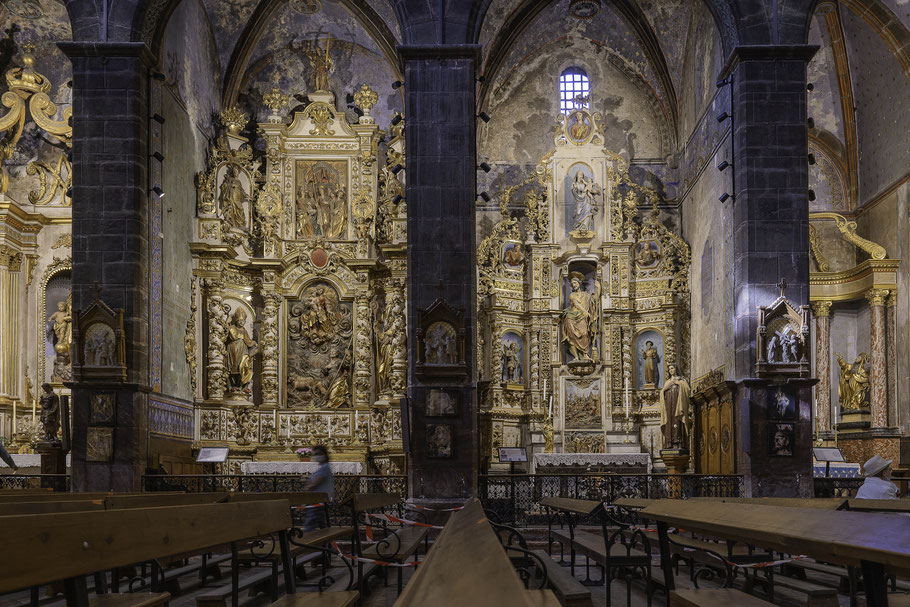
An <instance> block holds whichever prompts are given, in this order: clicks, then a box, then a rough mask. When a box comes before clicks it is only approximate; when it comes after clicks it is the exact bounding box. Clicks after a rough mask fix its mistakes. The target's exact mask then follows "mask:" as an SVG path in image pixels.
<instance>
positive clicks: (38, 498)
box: [0, 491, 185, 504]
mask: <svg viewBox="0 0 910 607" xmlns="http://www.w3.org/2000/svg"><path fill="white" fill-rule="evenodd" d="M177 494H179V495H185V493H184V492H183V491H179V492H176V491H175V492H161V493H154V494H150V493H113V492H111V491H104V492H86V493H76V492H71V491H59V492H53V491H41V492H37V493H24V492H21V491H3V492H0V504H6V503H12V502H26V501H28V502H43V501H59V502H66V501H73V500H87V499H104V498H106V497H109V496H114V495H116V496H126V495H177Z"/></svg>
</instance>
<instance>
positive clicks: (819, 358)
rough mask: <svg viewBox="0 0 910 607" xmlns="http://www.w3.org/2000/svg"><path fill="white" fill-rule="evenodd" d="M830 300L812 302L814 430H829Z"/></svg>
mask: <svg viewBox="0 0 910 607" xmlns="http://www.w3.org/2000/svg"><path fill="white" fill-rule="evenodd" d="M831 303H832V302H830V301H817V302H815V303H813V304H812V313H813V314H814V315H815V376H816V377H817V378H818V384H817V385H816V386H815V401H816V403H817V405H816V412H815V414H816V416H817V417H816V420H815V428H814V429H815V430H816V431H818V432H830V431H831V345H830V333H829V326H830V321H831Z"/></svg>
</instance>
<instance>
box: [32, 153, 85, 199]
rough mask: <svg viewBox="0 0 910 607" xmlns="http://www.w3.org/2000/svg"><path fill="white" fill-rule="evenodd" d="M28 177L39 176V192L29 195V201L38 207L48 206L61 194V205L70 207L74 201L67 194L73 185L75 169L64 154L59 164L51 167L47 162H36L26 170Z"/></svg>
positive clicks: (61, 155) (58, 161)
mask: <svg viewBox="0 0 910 607" xmlns="http://www.w3.org/2000/svg"><path fill="white" fill-rule="evenodd" d="M25 172H26V174H28V175H38V191H34V190H33V191H31V192H29V193H28V201H29V202H30V203H32V204H34V205H36V206H42V205H48V204H50V203H51V202H53V200H54V199H55V198H56V197H57V193H58V192H59V193H60V200H61V205H62V206H65V207H68V206H70V205H71V204H72V203H73V199H72V198H70V196H69V195H68V194H67V192H68V191H69V189H70V186H72V184H73V167H72V165H70V163H69V161H68V160H67V159H66V156H65V155H64V154H60V157H59V158H58V159H57V164H56V165H54V166H51V165H49V164H47V163H46V162H42V161H40V160H34V161H32V162H30V163H29V164H28V166H27V167H26V168H25Z"/></svg>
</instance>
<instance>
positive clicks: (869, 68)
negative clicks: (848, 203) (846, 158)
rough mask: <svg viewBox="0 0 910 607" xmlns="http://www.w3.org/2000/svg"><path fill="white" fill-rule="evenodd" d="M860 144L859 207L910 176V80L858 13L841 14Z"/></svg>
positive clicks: (847, 11)
mask: <svg viewBox="0 0 910 607" xmlns="http://www.w3.org/2000/svg"><path fill="white" fill-rule="evenodd" d="M842 19H843V25H844V33H845V37H846V41H847V51H848V57H849V61H850V71H851V75H852V78H853V91H854V97H855V99H856V122H857V138H858V140H859V202H860V203H861V204H862V203H864V202H867V201H869V200H870V199H872V198H874V197H875V196H876V195H877V194H879V193H881V192H882V191H884V190H885V189H886V188H888V187H889V186H891V185H892V184H894V183H895V182H896V181H898V180H899V179H901V178H903V177H904V176H906V175H907V174H908V167H910V140H908V138H907V133H908V132H910V79H908V78H907V77H906V76H905V75H904V74H903V72H902V71H901V69H900V65H899V64H898V62H897V59H896V58H895V57H894V56H893V55H892V54H891V52H890V50H889V49H888V46H887V45H886V44H885V41H884V40H882V39H881V37H880V36H879V35H878V34H877V33H876V32H875V31H874V30H873V29H872V28H870V27H869V26H868V25H867V24H866V22H865V21H863V19H862V18H861V17H860V16H858V15H856V14H855V13H854V12H853V11H850V10H845V11H843V13H842Z"/></svg>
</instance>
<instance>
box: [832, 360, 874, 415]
mask: <svg viewBox="0 0 910 607" xmlns="http://www.w3.org/2000/svg"><path fill="white" fill-rule="evenodd" d="M868 359H869V355H868V354H866V353H865V352H863V353H862V354H860V355H859V356H857V357H856V360H855V361H854V362H853V363H852V364H851V363H848V362H846V361H845V360H844V358H843V356H841V355H840V354H837V364H838V365H840V380H839V381H838V384H837V397H838V400H839V401H840V408H841V411H856V410H857V409H868V408H869V397H868V395H869V370H868V369H867V368H866V361H867V360H868Z"/></svg>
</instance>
